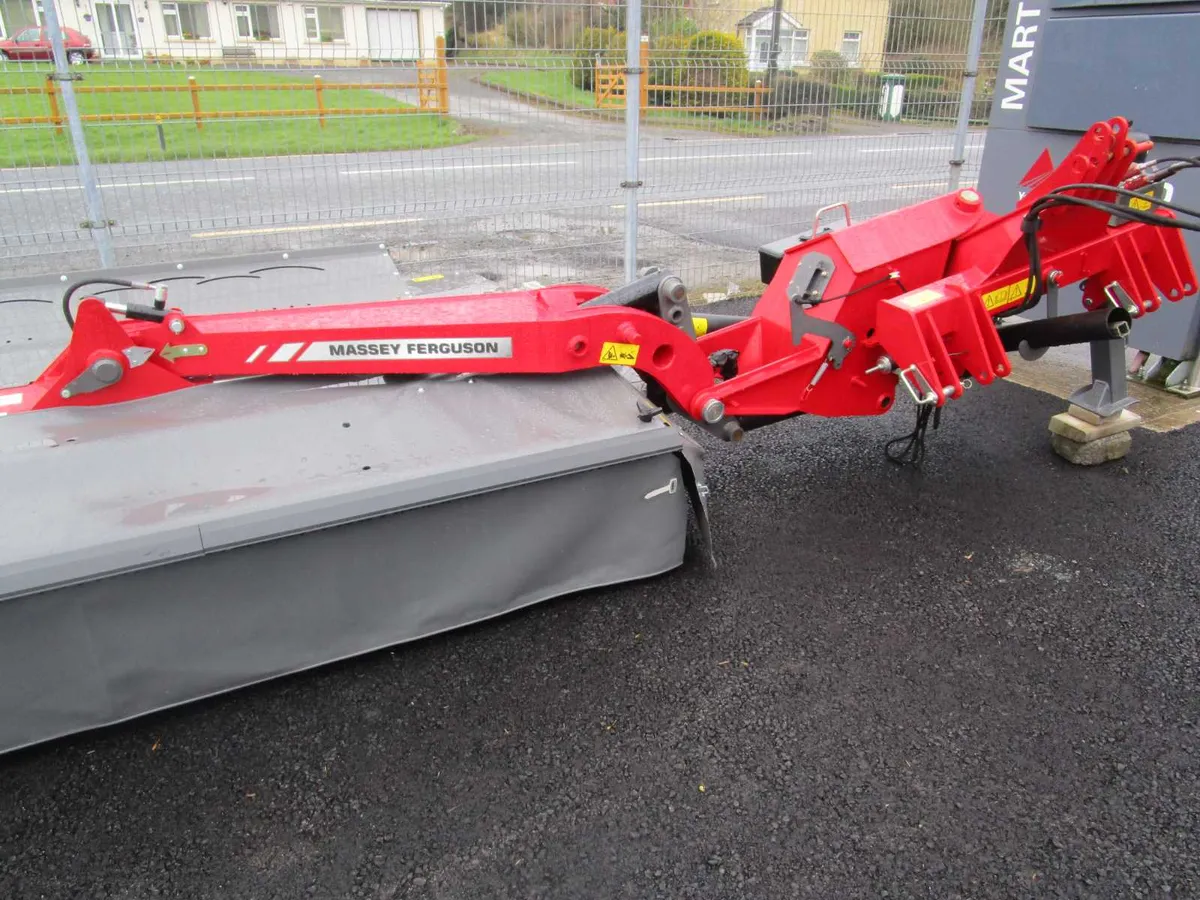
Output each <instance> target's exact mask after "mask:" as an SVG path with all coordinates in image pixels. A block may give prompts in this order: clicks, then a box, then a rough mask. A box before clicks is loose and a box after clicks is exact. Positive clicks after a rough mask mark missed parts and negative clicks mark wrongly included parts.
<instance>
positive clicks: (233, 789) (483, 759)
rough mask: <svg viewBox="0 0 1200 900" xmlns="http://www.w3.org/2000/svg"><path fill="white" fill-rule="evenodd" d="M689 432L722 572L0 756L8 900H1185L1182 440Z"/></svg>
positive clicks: (1193, 724) (1191, 671)
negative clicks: (1059, 452) (1098, 446)
mask: <svg viewBox="0 0 1200 900" xmlns="http://www.w3.org/2000/svg"><path fill="white" fill-rule="evenodd" d="M1062 409H1064V403H1063V401H1061V400H1060V399H1057V398H1055V397H1052V396H1049V395H1047V394H1045V393H1042V392H1038V391H1034V390H1031V389H1029V388H1025V387H1022V386H1019V385H1015V384H999V385H992V386H988V387H983V388H977V389H975V390H973V391H971V392H969V394H968V396H967V397H966V398H965V399H964V400H962V401H959V402H957V403H955V404H954V406H953V407H952V408H951V409H950V410H948V412H947V413H946V414H945V415H944V417H943V418H942V421H941V427H940V429H939V430H938V431H936V432H931V433H930V437H929V442H928V455H927V456H926V459H925V462H924V464H923V466H922V468H921V469H920V470H910V469H905V468H899V467H897V466H895V465H893V464H891V463H889V462H888V461H886V459H885V458H884V455H883V444H884V442H885V441H886V440H887V439H888V438H891V437H893V436H895V435H898V434H901V433H904V432H906V431H907V430H909V428H910V427H911V421H910V415H911V404H908V403H907V402H905V403H903V404H898V405H897V408H896V410H894V412H893V413H892V414H891V415H889V416H887V417H886V418H882V419H864V420H844V421H834V420H815V419H814V420H803V419H801V420H793V421H791V422H788V423H784V424H779V425H776V426H774V427H772V428H769V429H765V430H762V431H756V432H753V433H752V434H750V435H749V436H748V437H747V440H746V441H745V442H744V443H743V444H742V445H740V446H738V447H736V448H734V447H730V446H726V445H720V444H716V443H714V442H712V441H708V440H705V443H706V446H708V447H709V450H710V456H709V474H710V476H711V481H712V487H713V520H714V521H713V525H714V529H715V532H716V534H717V536H718V543H717V547H716V550H717V556H718V564H719V567H718V569H717V570H716V571H715V572H712V571H709V570H707V569H706V567H705V566H704V564H703V562H702V561H701V559H700V557H699V555H695V554H694V555H693V556H692V557H691V558H690V559H689V560H688V562H687V563H686V565H685V566H684V567H683V568H681V569H680V570H677V571H675V572H673V573H670V574H668V575H665V576H663V577H661V578H658V579H654V580H651V581H646V582H638V583H634V584H630V585H626V586H623V587H617V588H612V589H607V590H601V591H594V592H590V593H587V594H584V595H579V596H574V597H570V598H566V599H562V600H559V601H555V602H551V603H547V604H544V605H541V606H538V607H535V608H533V609H531V610H527V611H524V612H521V613H518V614H515V615H512V616H509V617H506V618H504V619H501V620H497V621H493V622H491V623H488V624H484V625H481V626H477V627H473V628H470V629H465V630H462V631H458V632H455V633H452V634H449V635H445V636H442V637H438V638H436V639H432V640H427V641H423V642H420V643H417V644H412V645H408V646H406V647H403V648H399V649H396V650H392V651H383V652H380V653H376V654H374V655H371V656H367V657H362V658H359V659H357V660H353V661H349V662H346V663H342V664H337V665H333V666H329V667H327V668H324V669H321V670H319V671H316V672H311V673H308V674H305V675H301V676H297V677H292V678H288V679H286V680H281V681H278V682H274V683H271V684H268V685H263V686H260V687H257V688H253V689H249V690H245V691H241V692H238V693H236V694H231V695H227V696H225V697H221V698H216V699H214V700H210V701H206V702H203V703H198V704H194V705H192V706H189V707H186V708H183V709H180V710H176V711H173V712H169V713H165V714H161V715H157V716H154V717H150V718H146V719H143V720H140V721H137V722H134V723H130V724H126V725H123V726H117V727H114V728H110V729H106V730H104V731H100V732H95V733H92V734H89V735H83V736H80V737H77V738H74V739H70V740H66V741H61V742H58V743H55V744H51V745H46V746H43V747H40V748H34V749H32V750H28V751H23V752H21V753H18V754H14V755H10V756H7V757H3V758H0V810H2V812H0V897H4V898H13V900H26V898H29V900H33V898H39V900H40V898H89V900H100V898H122V900H126V898H128V900H132V898H138V900H141V898H150V897H179V898H189V900H202V898H214V900H216V898H220V900H234V898H254V900H269V898H288V900H294V898H302V897H309V896H313V897H336V898H342V897H369V898H389V897H414V898H415V897H421V898H426V897H428V898H456V900H457V898H475V897H488V898H497V897H554V898H559V897H571V898H575V897H603V898H617V897H621V898H624V897H630V898H658V897H663V898H743V897H744V898H764V900H767V898H771V900H774V898H781V897H793V896H797V897H819V898H851V897H871V898H882V897H888V898H900V897H929V898H939V900H951V898H989V897H996V898H1025V897H1073V898H1084V897H1086V898H1097V897H1101V898H1108V897H1121V898H1127V897H1189V896H1196V895H1197V893H1198V892H1200V827H1198V825H1200V822H1198V816H1200V741H1198V738H1197V726H1198V722H1200V699H1198V695H1197V681H1198V679H1200V613H1198V611H1197V604H1196V599H1197V593H1198V591H1197V588H1196V584H1197V577H1198V572H1197V570H1198V568H1200V565H1198V563H1197V560H1196V558H1195V552H1194V547H1195V542H1194V540H1193V539H1192V538H1191V536H1192V535H1195V534H1196V533H1197V526H1198V525H1200V522H1198V515H1200V514H1198V512H1197V508H1196V503H1195V499H1194V498H1195V496H1196V493H1197V490H1200V454H1198V453H1197V450H1198V449H1200V442H1198V439H1197V432H1196V430H1195V429H1194V428H1189V429H1183V430H1179V431H1173V432H1169V433H1161V434H1160V433H1152V432H1149V431H1139V432H1137V434H1136V436H1135V441H1134V446H1133V449H1132V451H1131V453H1130V455H1129V456H1128V457H1127V458H1126V459H1125V460H1123V461H1121V462H1118V463H1114V464H1111V465H1109V466H1106V467H1102V468H1097V469H1078V468H1073V467H1071V466H1069V465H1068V464H1066V463H1065V462H1063V461H1062V460H1060V459H1059V458H1058V457H1056V456H1055V455H1054V454H1053V453H1052V452H1051V450H1050V447H1049V435H1048V432H1047V429H1046V426H1047V420H1048V419H1049V417H1050V416H1051V415H1052V414H1054V413H1055V412H1059V411H1061V410H1062Z"/></svg>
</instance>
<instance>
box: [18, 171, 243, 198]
mask: <svg viewBox="0 0 1200 900" xmlns="http://www.w3.org/2000/svg"><path fill="white" fill-rule="evenodd" d="M254 178H255V176H253V175H239V176H229V177H212V178H160V179H158V180H157V181H114V182H112V183H110V184H101V185H100V189H101V190H104V189H105V188H124V187H138V188H140V187H157V186H159V185H164V184H222V183H225V182H230V181H254ZM78 190H81V187H80V185H78V184H64V185H54V186H47V187H14V188H0V194H37V193H44V192H47V191H78Z"/></svg>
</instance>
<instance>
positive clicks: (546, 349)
mask: <svg viewBox="0 0 1200 900" xmlns="http://www.w3.org/2000/svg"><path fill="white" fill-rule="evenodd" d="M1151 146H1152V145H1151V144H1150V143H1149V142H1148V141H1138V140H1136V139H1135V138H1134V137H1133V136H1132V135H1131V134H1130V133H1129V127H1128V124H1127V123H1126V122H1125V121H1124V120H1123V119H1113V120H1111V121H1109V122H1104V123H1098V124H1097V125H1095V126H1093V127H1092V128H1091V129H1090V130H1089V131H1088V132H1087V134H1085V135H1084V136H1083V137H1082V138H1081V139H1080V141H1079V143H1078V144H1077V145H1076V147H1075V149H1074V150H1073V151H1072V153H1071V154H1070V155H1069V156H1068V157H1067V158H1066V159H1064V160H1063V162H1062V163H1061V164H1060V165H1059V166H1058V167H1057V168H1056V169H1053V170H1052V171H1050V172H1048V173H1047V174H1046V175H1045V176H1044V177H1043V178H1042V180H1041V182H1040V183H1039V184H1038V185H1037V186H1036V187H1035V188H1033V189H1032V190H1030V192H1029V193H1028V194H1027V195H1026V196H1025V197H1024V198H1023V200H1022V201H1021V203H1020V204H1019V205H1018V207H1017V209H1016V210H1014V211H1013V212H1010V213H1007V214H1004V215H996V214H993V213H991V212H988V211H987V210H986V209H985V208H984V206H983V201H982V198H981V197H980V196H979V194H978V193H977V192H975V191H974V190H963V191H958V192H955V193H952V194H948V195H946V196H943V197H940V198H937V199H934V200H931V201H928V202H926V203H921V204H917V205H915V206H911V207H908V208H906V209H902V210H899V211H897V212H893V213H889V214H887V215H882V216H879V217H877V218H874V219H870V220H867V221H865V222H862V223H859V224H857V225H853V226H848V227H846V228H843V229H839V230H837V231H833V232H829V233H824V234H820V235H817V236H814V237H812V238H810V239H808V240H805V241H801V242H799V243H798V244H797V245H796V246H794V247H792V248H790V249H788V250H787V251H786V252H784V253H783V254H782V257H781V258H780V259H779V262H778V266H777V267H776V269H775V271H774V273H773V275H772V277H771V278H770V283H769V285H768V287H767V289H766V291H765V293H764V295H763V297H762V298H761V300H760V301H759V302H758V304H757V305H756V307H755V308H754V310H753V312H752V313H751V314H750V315H749V316H746V317H744V318H741V317H732V316H715V317H714V316H708V317H706V316H703V315H693V313H692V310H691V309H690V308H689V306H688V303H687V297H686V292H685V291H684V289H683V285H682V284H681V283H680V282H679V280H678V279H676V278H674V277H673V276H669V275H668V276H663V275H650V276H647V277H645V278H642V279H640V280H639V281H638V282H636V283H635V284H633V285H628V286H626V287H624V288H621V289H619V290H617V291H613V292H608V293H606V292H605V290H604V289H603V288H601V287H596V286H579V285H565V286H558V287H553V288H547V289H544V290H539V291H522V292H515V293H502V294H486V295H479V296H466V297H452V298H438V299H423V300H420V299H419V300H394V301H385V302H379V303H368V304H358V305H350V306H328V307H319V308H307V309H299V310H282V311H254V312H244V313H235V314H222V315H201V316H188V315H186V314H185V313H184V312H183V311H181V310H178V309H168V308H166V307H165V305H156V306H120V305H117V304H105V303H103V302H102V301H100V300H98V299H96V298H86V299H84V300H83V301H82V303H81V304H80V305H79V309H78V312H77V315H76V322H75V325H74V331H73V334H72V338H71V341H70V343H69V345H68V346H67V348H66V349H65V350H64V351H63V352H62V354H61V355H60V356H59V357H58V358H57V359H56V360H55V361H54V362H53V363H52V364H51V365H50V366H49V367H48V368H47V369H46V371H45V372H44V373H43V374H42V375H41V376H40V377H39V378H38V379H37V380H36V381H35V382H34V383H33V384H31V385H28V386H26V387H24V388H20V389H13V390H10V391H7V392H0V403H4V404H6V405H5V407H4V409H5V410H7V411H8V412H10V413H11V412H22V411H26V410H32V409H44V408H47V407H52V406H91V405H98V404H106V403H114V402H122V401H128V400H135V399H138V398H141V397H147V396H152V395H154V394H159V393H163V392H166V391H171V390H177V389H182V388H186V387H188V386H190V385H193V384H196V383H202V382H205V381H211V380H214V379H218V378H233V377H239V376H255V375H324V376H330V375H338V376H341V375H346V376H360V375H382V374H423V373H461V372H470V373H478V374H488V373H513V374H517V373H538V374H554V373H564V372H570V371H575V370H580V369H586V368H593V367H597V366H602V365H623V366H631V367H633V368H635V369H637V370H638V372H639V373H640V374H641V375H642V376H643V377H644V378H645V379H646V380H647V382H648V383H649V384H650V385H651V387H652V389H653V390H652V393H651V396H652V397H654V398H655V400H656V402H659V403H663V404H666V405H669V406H670V407H671V408H673V409H674V410H676V411H678V412H681V413H683V414H685V415H687V416H689V417H690V418H692V419H694V420H696V421H699V422H702V423H704V424H705V425H707V426H708V427H709V428H711V429H712V430H714V431H716V432H717V433H719V434H721V435H722V436H724V437H727V438H737V437H739V436H740V435H741V433H742V431H743V428H744V427H752V426H754V425H757V424H762V423H766V422H770V421H775V420H777V419H779V418H785V417H789V416H794V415H798V414H804V413H807V414H812V415H820V416H849V415H874V414H879V413H881V412H884V411H886V410H888V409H889V408H890V407H891V405H892V403H893V402H894V398H895V392H896V389H897V387H898V386H899V385H901V384H903V385H904V386H905V388H906V389H907V390H908V391H909V392H910V393H911V394H912V396H913V398H914V399H915V400H916V401H917V402H918V403H920V404H923V405H936V406H940V405H942V404H944V403H946V402H947V401H948V400H950V399H952V398H955V397H958V396H961V394H962V392H963V390H964V388H965V386H966V384H967V383H968V379H975V380H977V381H979V382H981V383H984V384H986V383H989V382H991V381H993V380H994V379H996V378H1001V377H1004V376H1006V375H1007V374H1009V371H1010V368H1009V363H1008V359H1007V353H1008V352H1009V351H1011V350H1014V349H1017V345H1018V342H1019V341H1025V342H1027V343H1029V344H1031V345H1032V346H1039V345H1041V346H1049V345H1051V343H1081V342H1085V341H1090V340H1096V339H1102V338H1106V337H1115V336H1121V335H1122V334H1123V333H1125V332H1126V331H1127V330H1128V327H1129V324H1130V322H1131V321H1132V320H1133V319H1134V318H1137V317H1139V316H1141V315H1144V314H1147V313H1149V312H1152V311H1153V310H1154V309H1156V308H1157V306H1158V305H1159V303H1160V299H1159V298H1160V297H1165V298H1167V299H1168V300H1169V301H1178V300H1179V299H1181V298H1182V297H1184V296H1188V295H1192V294H1195V293H1196V275H1195V270H1194V269H1193V267H1192V263H1191V261H1190V260H1189V258H1188V254H1187V251H1186V247H1185V245H1184V243H1183V240H1182V236H1181V235H1180V232H1179V227H1193V228H1195V227H1200V226H1196V225H1194V224H1191V223H1183V222H1180V221H1179V220H1177V218H1176V216H1175V214H1174V212H1173V210H1175V209H1176V208H1175V207H1170V205H1169V204H1162V203H1160V202H1157V201H1155V202H1154V204H1153V207H1154V208H1153V210H1152V211H1150V212H1144V211H1139V210H1137V209H1136V208H1131V207H1130V206H1129V205H1128V204H1127V205H1125V206H1123V207H1118V206H1117V205H1116V203H1115V202H1114V201H1115V200H1121V199H1122V198H1127V197H1131V196H1132V191H1130V190H1128V189H1126V188H1123V187H1122V185H1123V184H1132V183H1135V180H1136V182H1138V183H1140V184H1145V183H1152V182H1153V180H1154V176H1153V170H1152V169H1151V168H1150V167H1149V166H1145V165H1141V164H1139V162H1138V159H1139V157H1141V156H1143V155H1144V154H1146V153H1147V152H1148V151H1149V150H1150V149H1151ZM1141 202H1143V203H1145V201H1141ZM1183 212H1186V211H1183ZM1074 282H1081V283H1082V286H1083V288H1084V305H1085V307H1087V308H1088V309H1090V310H1092V311H1091V312H1082V313H1080V314H1079V315H1076V316H1063V317H1059V318H1058V319H1053V320H1049V321H1047V322H1045V323H1031V324H1029V325H1027V326H1015V327H1010V326H1003V325H998V323H997V321H996V319H997V318H999V317H1001V316H1003V315H1005V314H1011V313H1012V312H1014V311H1017V310H1020V309H1023V308H1026V307H1027V306H1031V305H1033V304H1034V303H1036V302H1037V300H1038V299H1039V298H1040V297H1041V296H1042V294H1043V293H1044V292H1045V290H1046V289H1047V287H1049V286H1054V287H1057V286H1063V285H1066V284H1070V283H1074ZM118 315H121V316H125V317H126V318H124V319H119V318H118V317H117V316H118ZM1048 342H1049V343H1048Z"/></svg>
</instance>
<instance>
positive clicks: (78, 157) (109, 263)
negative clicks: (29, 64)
mask: <svg viewBox="0 0 1200 900" xmlns="http://www.w3.org/2000/svg"><path fill="white" fill-rule="evenodd" d="M56 3H57V0H50V2H49V3H46V4H45V9H44V10H43V12H44V14H45V17H46V30H47V31H48V32H49V33H50V46H51V48H52V50H53V53H54V71H55V79H56V80H57V81H58V82H59V83H60V85H61V86H62V99H63V106H64V107H65V111H66V116H67V125H68V127H69V128H70V129H71V143H72V144H74V147H75V162H76V163H77V164H78V165H79V183H80V186H81V187H82V188H83V197H84V201H85V202H86V203H87V215H88V222H87V226H86V227H87V229H88V230H89V231H90V232H91V233H92V240H93V241H95V242H96V251H97V252H98V253H99V254H100V266H101V268H104V269H111V268H113V267H114V266H116V264H117V258H116V254H115V253H114V252H113V245H112V235H111V234H109V232H108V216H106V215H105V214H104V200H103V198H102V197H101V196H100V185H99V183H97V181H96V173H95V172H94V171H93V170H92V161H91V159H90V157H89V156H88V149H87V141H86V140H85V139H84V136H83V122H82V121H81V120H80V118H79V105H78V104H77V103H76V102H75V84H74V80H73V79H74V76H73V75H72V74H71V70H70V65H69V64H68V63H67V51H66V48H65V46H64V45H63V35H62V26H61V24H60V23H59V21H58V7H57V5H56Z"/></svg>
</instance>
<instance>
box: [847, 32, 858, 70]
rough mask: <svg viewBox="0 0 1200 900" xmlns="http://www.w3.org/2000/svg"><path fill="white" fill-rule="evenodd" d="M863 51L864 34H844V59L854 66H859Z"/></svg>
mask: <svg viewBox="0 0 1200 900" xmlns="http://www.w3.org/2000/svg"><path fill="white" fill-rule="evenodd" d="M861 51H862V32H861V31H847V32H844V33H843V34H842V57H843V58H844V59H845V60H846V62H847V63H848V64H850V65H852V66H856V65H858V58H859V54H860V53H861Z"/></svg>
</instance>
